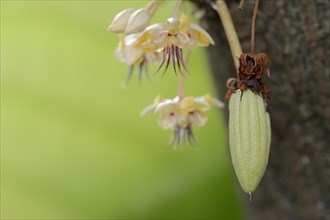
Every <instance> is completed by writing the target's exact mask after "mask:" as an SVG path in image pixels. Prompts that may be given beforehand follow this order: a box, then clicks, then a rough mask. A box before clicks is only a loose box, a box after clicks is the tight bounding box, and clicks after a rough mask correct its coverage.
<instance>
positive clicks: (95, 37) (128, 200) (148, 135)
mask: <svg viewBox="0 0 330 220" xmlns="http://www.w3.org/2000/svg"><path fill="white" fill-rule="evenodd" d="M145 3H146V2H145V1H1V104H2V105H1V218H2V219H6V218H7V219H8V218H14V219H18V218H30V219H36V218H42V219H47V218H56V219H58V218H91V219H95V218H113V219H117V218H149V219H153V218H195V219H198V218H199V219H205V218H222V219H229V218H232V219H233V218H241V212H240V207H239V202H238V201H237V194H236V192H235V188H236V187H237V181H236V178H235V177H234V176H233V172H232V167H231V164H230V159H229V152H228V147H227V131H226V129H225V123H224V119H223V116H222V114H221V112H219V111H218V110H217V109H213V110H211V111H209V112H208V117H209V121H208V123H207V124H206V126H205V127H203V128H200V127H196V128H195V129H194V131H195V135H196V136H197V138H198V141H199V145H198V148H199V150H196V149H194V148H192V147H189V146H186V147H183V148H180V149H177V150H175V151H173V150H172V149H170V148H166V146H167V142H168V140H169V138H170V136H171V135H172V132H171V131H164V130H162V129H161V128H159V127H158V125H157V123H156V120H157V118H156V116H155V115H153V114H149V115H147V116H146V117H144V118H141V117H139V112H140V111H141V110H142V109H143V108H144V107H145V106H147V105H149V104H150V103H151V102H152V101H153V99H154V97H155V96H156V95H157V94H161V95H162V96H163V97H169V98H172V97H174V96H175V95H176V89H177V79H178V78H177V76H175V74H173V71H172V70H170V71H168V73H167V74H166V75H165V76H164V77H163V78H161V74H158V75H156V76H155V77H154V83H150V82H149V81H148V80H147V79H144V80H143V81H142V84H141V85H139V83H138V80H137V76H136V75H134V76H133V77H132V80H131V82H130V84H129V87H128V88H127V89H122V88H121V86H120V85H121V83H122V82H123V81H124V80H125V79H126V76H127V72H128V68H127V66H125V64H123V63H120V62H118V61H117V60H116V58H115V56H114V50H115V48H116V47H117V44H118V35H116V34H113V33H109V32H107V31H106V28H107V26H108V25H109V24H110V22H111V20H112V19H113V17H114V16H115V14H116V13H118V12H119V11H120V10H123V9H125V8H128V7H133V8H138V7H141V6H143V5H144V4H145ZM172 7H173V2H170V3H167V4H166V5H164V6H163V7H162V9H161V10H160V11H159V12H158V13H157V14H156V16H155V18H154V20H153V22H163V21H164V20H165V18H166V17H168V16H169V15H170V14H171V8H172ZM189 7H190V6H189V5H188V3H185V4H184V9H186V10H188V9H189ZM187 14H189V12H187ZM204 53H205V51H204V50H203V49H196V50H194V51H193V53H192V54H191V57H190V61H189V64H188V68H189V69H190V71H191V72H192V74H191V76H188V77H187V80H186V95H194V96H200V95H204V94H206V93H209V92H210V93H211V94H213V95H214V94H215V91H214V87H213V86H214V85H213V83H212V79H211V76H210V74H209V69H208V67H207V62H206V56H205V54H204ZM225 111H226V109H224V110H222V112H223V113H224V112H225Z"/></svg>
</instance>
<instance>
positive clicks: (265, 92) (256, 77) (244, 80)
mask: <svg viewBox="0 0 330 220" xmlns="http://www.w3.org/2000/svg"><path fill="white" fill-rule="evenodd" d="M268 62H269V61H268V56H267V55H266V54H265V53H258V54H252V53H243V54H241V56H240V58H239V68H238V79H237V80H236V82H234V81H235V80H233V79H232V80H230V81H229V82H228V81H227V86H228V88H229V90H228V92H227V94H226V99H227V100H230V97H231V95H232V94H233V93H234V92H235V91H236V90H237V89H240V90H242V91H245V90H247V89H250V90H251V91H253V92H254V93H255V94H257V95H260V96H261V97H262V98H263V99H264V100H265V101H266V104H267V105H268V104H269V102H270V90H269V88H268V87H267V86H265V85H264V83H263V82H262V81H261V79H262V77H263V76H264V75H266V74H267V75H268V76H269V69H268ZM242 95H243V93H242ZM241 98H242V97H241Z"/></svg>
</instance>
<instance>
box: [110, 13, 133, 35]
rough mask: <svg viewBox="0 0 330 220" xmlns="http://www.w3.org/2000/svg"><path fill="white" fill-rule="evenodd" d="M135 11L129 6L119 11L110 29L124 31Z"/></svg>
mask: <svg viewBox="0 0 330 220" xmlns="http://www.w3.org/2000/svg"><path fill="white" fill-rule="evenodd" d="M134 12H135V9H133V8H128V9H125V10H123V11H121V12H119V13H118V14H117V15H116V16H115V18H114V19H113V21H112V23H111V24H110V26H109V27H108V31H111V32H124V31H125V29H126V26H127V23H128V20H129V18H130V16H131V15H132V14H133V13H134Z"/></svg>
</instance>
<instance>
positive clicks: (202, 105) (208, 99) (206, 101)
mask: <svg viewBox="0 0 330 220" xmlns="http://www.w3.org/2000/svg"><path fill="white" fill-rule="evenodd" d="M212 106H216V107H219V108H222V107H224V104H223V103H222V102H221V101H219V100H218V99H215V98H213V97H212V96H210V95H205V96H201V97H196V98H194V97H192V96H189V97H184V98H183V99H180V98H179V97H178V96H177V97H175V98H173V99H161V98H160V96H157V97H156V99H155V100H154V102H153V104H151V105H150V106H148V107H147V108H145V109H144V110H143V111H142V112H141V116H144V115H145V114H146V113H148V112H150V111H152V110H153V111H154V113H156V114H158V125H159V126H160V127H161V128H163V129H165V130H168V129H172V130H174V134H173V136H172V138H171V140H170V144H171V145H174V146H177V145H179V144H181V143H182V144H184V143H185V140H186V139H188V141H189V143H190V144H192V145H193V144H194V143H195V142H196V140H195V137H194V134H193V130H192V129H193V127H194V126H204V125H205V123H206V122H207V116H206V114H205V112H206V111H208V110H209V109H210V108H211V107H212Z"/></svg>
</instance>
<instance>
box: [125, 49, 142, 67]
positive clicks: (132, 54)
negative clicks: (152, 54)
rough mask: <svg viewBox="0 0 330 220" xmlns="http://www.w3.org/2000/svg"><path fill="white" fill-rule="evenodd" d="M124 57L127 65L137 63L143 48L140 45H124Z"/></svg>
mask: <svg viewBox="0 0 330 220" xmlns="http://www.w3.org/2000/svg"><path fill="white" fill-rule="evenodd" d="M125 57H126V63H127V65H128V66H131V65H134V64H139V63H138V61H139V60H140V59H143V49H142V48H140V47H133V46H126V47H125Z"/></svg>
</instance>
